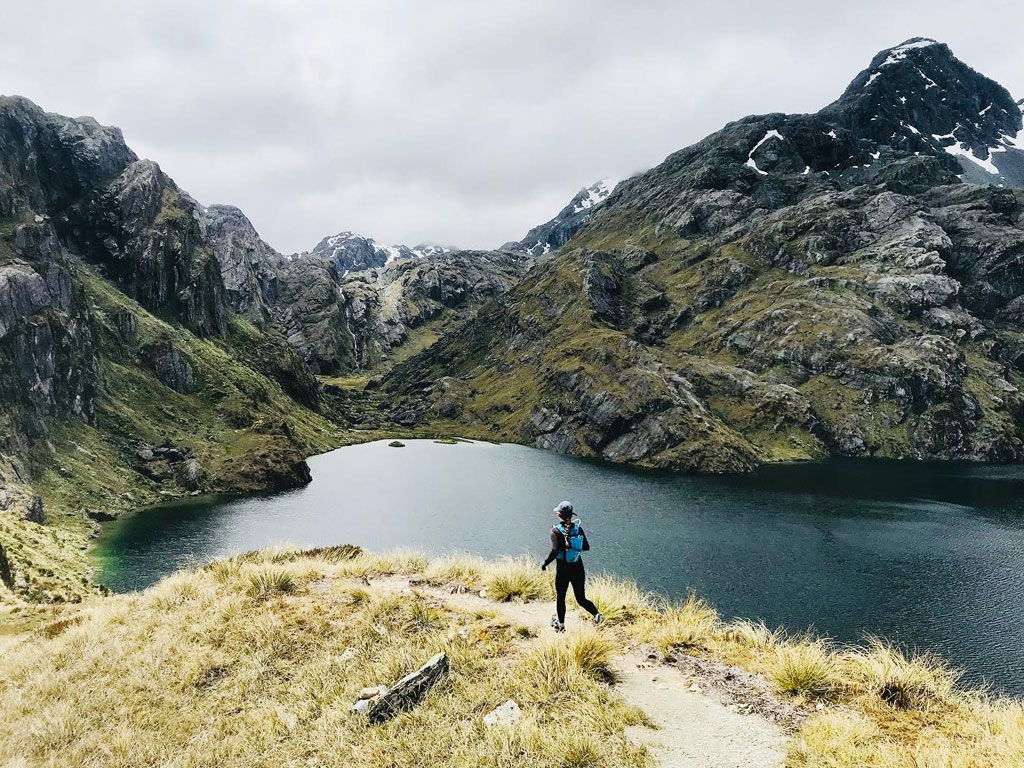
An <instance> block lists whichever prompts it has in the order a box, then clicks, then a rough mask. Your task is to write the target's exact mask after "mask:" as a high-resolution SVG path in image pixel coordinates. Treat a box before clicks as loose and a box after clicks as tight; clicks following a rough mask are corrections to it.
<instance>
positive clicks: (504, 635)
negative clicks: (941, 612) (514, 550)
mask: <svg viewBox="0 0 1024 768" xmlns="http://www.w3.org/2000/svg"><path fill="white" fill-rule="evenodd" d="M350 556H351V553H350V552H349V551H348V550H347V549H346V548H335V549H332V550H326V551H323V550H321V551H318V552H307V553H299V552H290V551H287V550H278V551H271V552H265V553H255V554H251V555H246V556H240V557H236V558H232V559H230V560H227V561H221V562H218V563H214V564H212V565H210V566H208V567H206V568H204V569H201V570H198V571H189V572H182V573H179V574H177V575H174V576H172V577H170V578H168V579H166V580H164V581H163V582H161V583H160V584H158V585H156V586H154V587H152V588H151V589H149V590H147V591H145V592H143V593H138V594H129V595H120V596H113V597H94V598H90V600H89V601H88V602H87V603H85V604H84V605H82V606H80V607H75V608H72V607H67V608H65V609H63V611H62V613H60V614H59V616H57V617H55V620H54V621H52V623H50V624H49V625H47V626H44V627H41V628H39V629H37V630H35V631H34V632H32V633H30V634H22V635H19V636H14V637H8V638H0V649H2V650H4V651H5V652H4V653H2V654H0V658H2V659H3V660H2V661H0V719H2V720H3V722H4V723H5V728H4V729H3V730H2V731H0V762H2V761H3V760H6V761H8V762H7V763H6V764H9V765H18V766H35V765H68V766H71V765H74V766H93V765H95V766H99V765H102V766H167V765H173V766H180V767H181V768H186V767H191V766H200V765H202V766H206V765H217V766H225V767H230V766H235V765H238V766H241V765H246V766H250V765H258V766H284V765H323V766H331V765H338V766H342V765H344V766H361V765H365V766H382V765H385V766H435V765H453V766H467V767H468V766H479V765H496V766H523V765H531V766H537V767H545V766H567V767H568V766H578V767H579V768H582V766H642V765H644V764H645V762H644V760H645V756H644V754H643V752H642V750H641V749H639V748H637V747H635V746H633V745H632V744H631V743H630V742H629V741H628V739H627V738H626V737H625V732H624V728H625V727H626V726H627V725H629V724H636V723H641V722H643V719H644V718H643V714H642V713H641V712H638V711H637V710H635V709H633V708H631V707H629V706H626V705H625V704H623V703H622V702H621V701H619V700H618V699H617V698H616V696H615V695H614V693H613V690H612V689H609V687H608V686H607V685H606V684H605V683H604V682H603V679H602V678H603V675H604V674H605V673H606V671H607V668H608V663H609V660H610V658H611V656H612V655H613V654H616V653H618V652H619V651H620V650H621V649H623V648H624V647H626V646H627V645H630V644H633V643H635V642H641V643H645V644H651V645H653V646H655V647H657V648H660V649H661V650H662V651H663V652H664V653H666V654H669V653H672V654H679V653H688V654H694V655H700V656H705V657H711V658H715V659H719V660H722V661H725V662H728V663H731V664H737V665H740V666H742V667H745V668H747V669H750V670H752V671H754V672H757V673H760V674H763V675H765V676H766V677H767V678H768V679H769V680H771V681H772V682H773V684H774V686H775V687H776V689H777V690H778V691H779V695H782V696H790V697H793V698H794V700H795V701H796V702H797V703H798V704H803V705H805V708H806V710H807V711H808V713H809V716H808V717H807V719H805V720H804V721H803V723H802V725H800V726H799V730H798V731H797V732H796V733H794V734H793V739H792V741H791V744H790V754H789V758H788V764H789V765H791V766H799V767H802V768H810V767H812V766H813V767H814V768H819V767H820V768H826V767H831V768H847V767H849V768H853V766H858V768H860V767H862V766H866V767H868V768H883V767H886V768H888V767H892V768H896V767H899V768H904V767H905V768H921V767H922V766H929V767H930V766H936V767H937V766H943V767H944V768H967V767H970V768H985V767H991V768H995V767H996V766H1000V767H1003V766H1013V765H1019V764H1020V763H1019V758H1020V755H1022V754H1024V709H1022V708H1021V705H1020V703H1019V702H1011V701H996V700H990V699H988V698H986V697H985V696H983V695H981V694H977V693H971V692H965V691H962V690H959V689H958V688H957V687H956V684H955V675H953V674H952V673H950V672H949V671H948V670H947V669H946V668H945V667H944V666H942V665H941V664H939V663H937V662H936V661H934V660H931V659H926V658H918V659H907V658H905V657H903V656H901V655H900V654H899V653H896V652H893V651H892V650H890V649H889V648H887V647H885V646H884V645H881V644H878V645H876V646H874V647H871V648H866V649H838V648H834V647H831V646H829V645H827V644H825V643H823V642H821V641H819V640H814V639H811V638H790V639H786V638H784V637H783V636H782V635H780V634H779V633H773V632H770V631H768V630H767V629H765V628H764V627H761V626H756V625H751V624H747V623H742V622H741V623H734V624H728V625H727V624H724V623H723V622H721V621H720V620H719V618H718V617H717V615H716V614H715V612H714V611H713V610H712V609H711V608H710V607H708V606H707V605H706V604H704V603H702V602H701V601H699V600H696V599H694V598H691V599H690V600H688V601H687V602H686V603H684V604H681V605H666V604H664V603H663V602H662V601H660V600H657V599H656V598H654V597H652V596H649V595H645V594H643V593H641V592H640V591H639V590H637V589H636V588H635V586H633V585H631V584H629V583H624V582H620V581H617V580H614V579H609V578H604V577H601V578H595V579H593V580H592V592H593V598H594V599H595V600H596V602H597V603H598V605H599V607H600V608H601V609H602V610H603V611H604V612H605V613H606V614H607V616H608V618H609V621H608V624H607V625H606V627H605V628H603V629H602V630H601V631H600V632H593V631H591V632H584V633H581V634H579V635H574V636H572V637H571V638H570V639H569V640H565V639H563V638H562V637H558V638H552V639H550V640H545V639H539V640H532V639H531V637H530V635H531V633H530V632H529V631H527V630H525V629H524V628H521V627H517V626H512V625H510V624H509V623H508V622H506V621H502V620H500V619H499V618H497V617H496V616H495V615H494V614H491V613H488V612H487V611H481V612H477V613H475V614H474V613H461V612H459V611H457V610H455V609H454V608H453V607H452V606H451V605H449V604H447V603H446V602H445V600H444V595H445V594H446V591H445V590H443V589H441V590H430V589H429V588H428V587H426V586H425V587H424V588H422V589H421V590H419V591H417V590H416V589H415V588H414V589H413V590H412V591H411V592H404V593H398V594H396V593H394V592H392V591H389V590H387V589H385V588H384V587H383V584H382V582H381V581H379V580H378V577H379V576H380V575H381V574H388V573H405V574H414V575H416V577H417V578H419V579H422V580H423V582H424V584H425V585H429V584H439V585H448V584H450V583H452V582H460V583H463V584H468V585H470V586H473V587H480V586H486V588H487V594H488V596H489V597H490V598H491V599H510V598H512V599H525V600H533V599H538V598H540V599H545V600H547V599H550V589H551V587H550V583H549V579H548V578H546V577H545V575H543V574H541V573H540V572H539V570H538V569H537V568H536V564H535V563H533V562H532V561H515V560H506V561H501V562H497V563H488V562H484V561H481V560H478V559H475V558H466V557H449V558H442V559H440V560H436V561H433V562H430V561H428V560H427V559H426V558H424V557H422V556H419V555H415V554H412V553H397V554H394V555H384V556H373V555H368V554H360V555H357V556H355V557H354V558H353V559H348V558H349V557H350ZM367 577H368V578H369V582H368V581H367ZM439 649H443V650H445V651H446V652H447V653H448V655H449V657H450V660H451V663H452V670H453V671H452V674H451V677H450V678H449V679H448V680H447V681H446V682H444V683H443V684H442V686H441V687H440V688H439V689H437V690H436V691H434V692H432V693H431V694H429V695H428V697H427V699H426V700H425V701H424V702H423V703H422V704H421V705H420V706H419V707H417V708H416V709H415V710H413V711H411V712H408V713H404V714H401V715H399V716H398V717H396V718H395V719H394V720H392V721H391V722H389V723H387V724H385V725H380V726H373V725H368V724H367V723H365V722H364V721H363V720H361V719H360V718H357V717H354V716H352V715H350V714H349V712H348V707H349V705H350V703H351V701H352V700H353V699H354V698H355V697H356V695H357V694H358V691H359V690H360V688H362V687H363V686H364V685H369V684H376V683H379V682H391V681H394V680H396V679H398V678H399V677H401V676H402V675H403V674H405V673H407V672H408V671H410V670H412V669H415V668H416V667H417V666H418V665H419V664H420V663H422V662H423V661H424V660H425V659H426V658H428V657H429V656H430V655H432V654H433V653H435V652H436V651H437V650H439ZM508 698H514V699H515V700H516V701H517V702H518V703H519V704H520V705H521V707H522V708H523V712H524V720H523V722H522V723H521V724H520V725H519V726H518V727H517V728H515V729H513V730H511V731H506V730H503V729H487V728H485V727H484V726H483V725H482V716H483V715H484V714H486V713H487V712H488V711H490V710H491V709H492V708H494V707H496V706H498V705H499V704H501V703H502V702H503V701H505V700H506V699H508ZM11 761H13V762H11Z"/></svg>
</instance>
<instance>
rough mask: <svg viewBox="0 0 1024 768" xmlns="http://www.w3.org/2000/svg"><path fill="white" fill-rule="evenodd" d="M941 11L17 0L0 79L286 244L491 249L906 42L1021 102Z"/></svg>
mask: <svg viewBox="0 0 1024 768" xmlns="http://www.w3.org/2000/svg"><path fill="white" fill-rule="evenodd" d="M959 5H960V4H959V3H958V4H956V5H954V4H953V3H952V2H945V1H944V0H931V2H927V3H926V2H920V1H917V0H914V1H912V2H907V3H900V4H893V3H888V2H886V3H883V2H879V1H878V0H875V1H874V2H865V3H861V4H857V5H856V6H853V5H852V4H848V5H847V6H843V5H842V4H833V5H830V6H823V5H822V4H821V3H817V2H815V3H811V2H802V1H800V2H797V1H794V0H791V1H790V2H780V3H775V4H772V5H770V6H766V5H764V4H763V3H754V2H733V3H721V2H715V3H711V2H689V3H685V4H683V3H676V2H667V1H665V2H662V1H659V0H649V1H648V2H642V3H628V4H627V3H620V2H613V1H612V0H563V1H562V2H559V3H541V2H515V1H514V0H490V1H489V2H486V3H481V2H478V1H477V0H435V2H431V3H420V2H413V0H407V1H406V2H398V1H397V0H373V1H372V2H371V1H368V0H366V1H364V0H359V1H354V0H347V1H346V2H327V0H315V1H311V2H290V1H288V0H278V1H274V0H262V1H258V0H248V1H245V2H243V1H242V0H234V1H233V2H217V3H209V2H198V1H197V0H187V1H185V2H183V1H182V0H175V1H174V2H171V0H151V1H150V2H147V3H144V4H143V3H137V2H132V1H131V0H108V1H107V2H96V3H75V4H71V3H65V2H58V1H57V0H36V2H34V3H21V4H16V6H15V7H14V8H13V9H5V13H4V24H5V28H7V29H16V30H17V31H18V33H17V34H12V35H9V36H8V39H7V40H6V41H5V45H4V47H3V48H2V49H0V92H5V93H20V94H21V95H24V96H28V97H29V98H31V99H33V100H34V101H36V102H37V103H39V104H40V105H41V106H42V107H44V108H45V109H49V110H52V111H57V112H63V113H70V114H92V115H94V116H96V117H97V119H99V120H101V121H102V122H105V123H109V124H114V125H119V126H121V127H122V128H123V129H124V132H125V137H126V139H127V140H128V142H129V143H130V144H131V145H132V146H133V148H135V149H136V151H138V152H139V153H140V154H142V155H144V156H148V157H151V158H153V159H154V160H157V161H158V162H159V163H160V164H161V165H162V166H163V167H164V169H165V170H166V171H167V172H168V173H169V174H170V175H171V176H173V177H174V178H175V179H176V181H178V183H179V184H180V185H181V186H182V187H183V188H185V189H186V190H188V191H189V192H190V193H191V194H192V195H194V196H195V197H196V198H197V199H199V200H200V201H202V202H204V203H211V202H223V203H231V204H234V205H238V206H239V207H241V208H242V209H243V210H245V211H246V213H247V214H248V215H249V216H250V218H252V220H253V221H254V223H255V224H256V226H257V228H258V229H259V230H260V232H261V233H262V234H263V235H264V236H265V237H266V238H267V239H268V240H269V241H270V242H271V243H272V244H273V245H275V246H276V247H277V248H279V249H281V250H283V251H295V250H302V249H305V248H308V247H310V246H312V245H313V244H314V243H315V242H316V241H317V240H319V239H320V238H321V237H322V236H323V235H325V234H328V233H331V232H335V231H338V230H342V229H352V230H355V231H358V232H363V233H365V234H369V235H372V236H374V237H376V238H378V239H380V240H382V241H387V242H408V243H412V242H416V241H420V240H435V241H441V242H447V243H454V244H458V245H462V246H465V247H493V246H495V245H498V244H500V243H502V242H504V241H506V240H510V239H514V238H517V237H519V236H521V235H522V234H523V233H524V232H525V231H526V230H527V229H529V227H531V226H532V225H534V224H536V223H539V222H540V221H542V220H544V219H547V218H549V217H550V216H551V215H552V214H554V213H555V212H556V211H557V210H558V209H559V208H561V206H562V205H563V204H564V203H565V202H567V201H568V199H569V197H571V196H572V194H573V193H574V192H575V191H576V190H577V189H578V188H580V187H582V186H585V185H587V184H589V183H590V182H592V181H594V180H595V179H598V178H602V177H605V176H624V175H628V174H629V173H631V172H633V171H635V170H637V169H639V168H643V167H649V166H651V165H654V164H656V163H658V162H659V161H660V160H661V159H662V158H664V156H665V155H667V154H669V153H670V152H672V151H674V150H676V149H679V148H681V147H683V146H685V145H687V144H690V143H692V142H694V141H697V140H699V139H700V138H702V137H703V136H704V135H706V134H707V133H709V132H711V131H713V130H716V129H717V128H719V127H721V126H722V125H723V124H724V123H725V122H728V121H730V120H734V119H737V118H739V117H742V116H744V115H746V114H750V113H755V112H768V111H811V110H815V109H817V108H818V107H820V106H823V105H824V104H825V103H827V102H829V101H832V100H833V99H834V98H835V97H837V96H838V95H839V93H840V92H841V91H842V90H843V88H844V87H845V86H846V84H847V83H848V82H849V81H850V80H851V79H852V78H853V76H854V75H855V74H856V73H857V72H858V71H860V70H861V69H862V68H864V67H865V66H866V65H867V63H868V61H869V60H870V59H871V57H872V55H873V54H874V53H875V52H876V51H877V50H879V49H881V48H884V47H887V46H890V45H893V44H896V43H898V42H900V41H902V40H904V39H906V38H908V37H912V36H915V35H926V36H930V37H935V38H937V39H940V40H944V41H946V42H948V43H949V44H950V46H951V47H952V48H953V50H954V52H955V53H957V54H958V55H959V56H960V58H962V59H964V60H965V61H967V62H968V63H969V64H971V65H972V66H974V67H975V68H977V69H979V70H980V71H982V72H985V73H986V74H988V75H990V76H992V77H995V78H996V79H998V80H1000V81H1001V82H1003V84H1004V85H1006V86H1007V87H1009V88H1010V89H1011V91H1013V92H1015V93H1018V95H1022V94H1021V91H1024V82H1022V80H1024V75H1022V74H1021V73H1022V72H1024V67H1022V66H1021V64H1022V59H1024V54H1022V53H1019V52H1018V51H1017V49H1016V48H1014V47H1013V46H1012V44H1010V43H1007V44H1006V45H1003V46H1001V45H994V44H993V43H992V41H991V36H990V34H989V33H988V32H987V31H986V30H985V29H984V27H983V25H981V26H978V25H974V26H976V27H977V28H976V29H973V28H971V25H963V24H960V23H959V22H957V21H956V20H957V19H958V18H959V16H958V14H957V13H955V12H954V11H955V9H957V8H958V7H959ZM944 6H945V7H946V8H945V12H943V7H944ZM1021 22H1024V8H1021V9H1018V8H1016V7H1011V8H1006V9H1005V10H1004V11H1003V12H1002V18H1001V23H1002V24H1003V25H1004V26H1006V27H1008V28H1014V27H1016V26H1018V25H1019V24H1020V23H1021ZM922 24H923V25H924V26H923V27H922ZM1015 89H1016V90H1015Z"/></svg>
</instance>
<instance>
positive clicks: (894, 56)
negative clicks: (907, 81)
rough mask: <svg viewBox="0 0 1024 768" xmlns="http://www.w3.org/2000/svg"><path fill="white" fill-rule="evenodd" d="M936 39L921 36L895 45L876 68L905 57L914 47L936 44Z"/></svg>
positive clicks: (926, 46)
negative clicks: (918, 38) (910, 41)
mask: <svg viewBox="0 0 1024 768" xmlns="http://www.w3.org/2000/svg"><path fill="white" fill-rule="evenodd" d="M938 44H939V42H938V40H931V39H929V38H923V39H921V40H915V41H914V42H912V43H903V44H902V45H897V46H896V47H895V48H890V49H889V55H888V56H886V58H885V61H883V62H882V63H881V64H879V65H878V68H879V69H881V68H882V67H887V66H889V65H890V64H895V63H897V62H899V61H903V59H905V58H907V54H908V53H909V52H910V51H912V50H914V49H915V48H928V47H930V46H933V45H938Z"/></svg>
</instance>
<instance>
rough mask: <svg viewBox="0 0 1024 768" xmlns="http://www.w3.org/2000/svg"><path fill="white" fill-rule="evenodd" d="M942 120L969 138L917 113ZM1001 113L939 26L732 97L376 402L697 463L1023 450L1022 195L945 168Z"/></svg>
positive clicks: (734, 466) (1006, 118) (599, 450)
mask: <svg viewBox="0 0 1024 768" xmlns="http://www.w3.org/2000/svg"><path fill="white" fill-rule="evenodd" d="M876 74H878V76H877V77H873V76H874V75H876ZM982 100H984V101H985V102H986V103H981V101H982ZM987 104H997V105H998V107H999V109H1000V110H1001V114H999V115H994V114H993V112H994V111H995V108H994V107H993V108H990V109H989V111H988V112H987V113H986V115H985V116H979V115H978V113H979V112H981V111H983V110H984V109H985V107H986V105H987ZM970 115H973V116H978V117H984V119H978V120H973V121H968V120H967V117H966V116H970ZM957 120H959V122H960V123H961V124H965V123H968V122H970V124H971V128H972V130H973V133H970V132H968V131H967V130H966V129H961V130H960V131H957V130H955V125H956V123H957ZM911 121H913V122H911ZM915 122H916V123H918V124H919V125H920V126H921V127H920V128H919V127H917V126H916V125H914V123H915ZM948 127H954V131H953V132H954V133H955V134H956V136H957V138H958V139H960V140H961V141H962V142H964V145H965V146H969V147H970V151H971V152H972V153H973V152H978V153H979V154H978V157H976V158H975V159H974V160H970V159H965V158H964V157H962V156H958V155H954V154H952V153H950V152H949V151H948V149H947V147H946V146H945V144H944V143H943V142H942V141H940V140H939V139H937V138H935V137H934V136H929V135H927V134H925V129H928V130H930V131H933V132H936V133H938V132H939V131H943V132H945V129H946V128H948ZM1020 128H1021V113H1020V109H1019V107H1017V105H1016V102H1014V101H1013V100H1012V97H1010V96H1009V94H1008V93H1007V92H1006V91H1005V89H1002V87H1001V86H998V84H996V83H994V81H991V80H989V79H988V78H985V77H984V76H983V75H980V74H978V73H976V72H974V70H972V69H970V68H969V67H967V65H965V64H963V63H962V62H960V61H959V60H957V59H956V58H955V57H954V56H953V54H952V52H951V51H950V50H949V48H948V47H947V46H945V45H942V44H939V43H935V42H933V41H926V40H922V39H912V40H910V41H908V43H905V44H901V45H899V46H894V47H893V48H890V49H886V50H885V51H882V52H880V53H879V54H877V55H876V56H875V57H874V58H873V59H872V62H871V64H870V65H869V67H868V68H867V69H865V70H864V71H862V72H861V73H859V74H858V75H857V76H855V77H854V79H853V81H852V82H851V86H850V87H849V88H847V90H846V91H845V92H844V94H843V95H842V96H841V97H840V98H839V99H838V100H837V101H835V102H833V103H832V104H830V105H827V106H826V107H823V108H822V110H820V111H819V112H817V113H814V114H802V115H786V114H782V113H774V114H767V115H752V116H749V117H746V118H742V119H740V120H737V121H734V122H732V123H729V124H727V125H726V126H725V127H723V128H722V129H721V130H720V131H717V132H715V133H713V134H711V135H709V136H708V137H706V138H704V139H702V140H701V141H699V142H697V143H696V144H694V145H691V146H689V147H686V148H684V149H682V150H679V151H678V152H675V153H673V154H671V155H669V156H668V157H667V158H666V159H665V161H664V162H662V163H661V164H659V165H658V166H656V167H655V168H653V169H651V170H649V171H646V172H644V173H641V174H638V175H636V176H634V177H632V178H630V179H627V180H625V181H623V182H622V183H620V184H619V185H617V186H616V188H615V189H614V191H613V192H612V193H611V194H610V195H609V196H608V198H607V199H606V200H604V201H603V202H602V203H601V205H600V206H598V207H597V208H596V209H595V210H594V212H593V214H592V217H591V218H590V219H589V221H588V222H587V223H586V224H585V225H584V226H583V227H582V228H581V229H580V230H578V231H577V232H576V233H575V235H574V236H573V238H572V239H570V240H569V241H568V242H567V243H566V244H565V245H563V246H562V248H561V249H560V250H559V251H558V252H557V253H555V254H553V255H550V256H548V257H547V258H546V260H545V261H544V262H543V263H541V264H539V265H538V267H537V268H536V269H535V270H534V271H533V272H531V274H530V275H528V276H527V278H526V279H525V280H524V281H523V282H521V283H520V284H519V285H518V286H517V287H516V288H514V289H513V290H512V291H510V292H509V293H508V294H506V295H505V296H503V297H501V298H500V299H499V300H497V301H496V302H494V303H492V304H491V305H489V306H488V307H485V309H484V310H482V311H481V312H480V314H478V316H477V317H476V319H474V320H472V321H470V322H469V323H467V324H466V325H465V326H462V327H460V328H459V329H457V331H456V332H455V333H454V334H453V335H450V336H449V337H446V338H443V339H442V340H441V341H439V342H438V343H437V344H435V345H434V346H433V347H432V348H431V349H429V350H427V351H425V352H423V353H421V354H420V355H419V356H417V357H415V358H412V359H411V360H408V361H406V362H404V363H403V364H402V365H400V366H399V367H397V368H396V369H395V370H394V371H393V372H392V373H391V374H389V375H388V376H387V377H386V378H385V381H384V389H385V391H387V392H388V393H389V394H391V395H392V396H393V397H394V399H395V401H396V402H395V404H394V406H393V409H394V413H395V418H398V419H404V420H405V421H406V422H408V423H424V422H429V421H431V420H434V419H437V418H439V417H440V416H441V415H442V414H444V415H446V418H449V419H452V420H454V421H455V422H456V423H458V424H460V425H463V428H464V429H473V430H474V431H475V432H476V433H477V434H489V435H491V436H492V437H493V438H494V439H510V440H515V441H519V442H524V443H527V444H532V445H536V446H538V447H545V448H551V449H554V450H559V451H563V452H569V453H577V454H581V455H596V456H600V457H602V458H606V459H610V460H613V461H622V462H630V463H641V464H648V465H653V466H662V467H670V468H676V469H687V470H696V471H735V470H745V469H749V468H751V467H753V466H755V465H756V464H758V463H760V462H763V461H771V460H790V459H814V458H822V457H825V456H829V455H839V456H884V457H891V458H919V459H923V458H945V459H954V458H960V459H974V460H995V461H1008V460H1019V459H1020V458H1022V457H1024V427H1022V420H1021V414H1022V412H1024V411H1022V403H1024V400H1022V397H1024V396H1022V393H1021V388H1022V387H1024V379H1022V369H1021V367H1020V363H1021V360H1022V358H1021V356H1020V351H1019V350H1020V349H1021V342H1022V337H1021V334H1020V321H1021V317H1020V308H1021V307H1022V306H1024V299H1022V298H1021V295H1022V293H1024V268H1022V264H1024V257H1022V255H1021V254H1022V251H1024V239H1022V238H1024V231H1022V230H1021V214H1022V211H1024V208H1022V202H1024V198H1022V195H1021V193H1020V192H1018V191H1015V190H1013V189H1011V187H1013V186H1014V185H1015V184H1016V183H1017V181H1016V180H1015V179H1012V178H1010V177H1009V175H1008V174H1004V173H1000V172H998V170H999V169H998V168H997V169H996V170H997V173H996V174H991V173H986V174H985V177H986V181H989V182H995V183H994V184H990V185H988V186H985V187H980V186H973V185H971V184H965V183H963V180H962V179H961V178H960V177H961V176H963V177H965V178H966V179H967V180H969V169H970V166H972V165H977V159H978V158H982V157H983V156H982V148H984V147H991V146H992V145H993V143H994V142H996V141H1003V140H1004V138H1003V137H1006V136H1008V135H1009V132H1010V131H1019V130H1020ZM939 135H940V137H941V134H939ZM947 143H948V142H947ZM964 151H967V150H966V149H965V150H964ZM1016 151H1017V150H1015V149H1014V148H1012V147H1009V146H1007V148H1006V151H1005V152H997V153H995V154H997V155H999V156H1000V158H1002V157H1003V156H1004V155H1005V157H1013V156H1015V154H1016ZM997 159H998V158H997ZM994 177H996V178H994ZM1000 179H1001V180H1000ZM1000 184H1001V185H1003V188H1000V186H998V185H1000Z"/></svg>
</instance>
